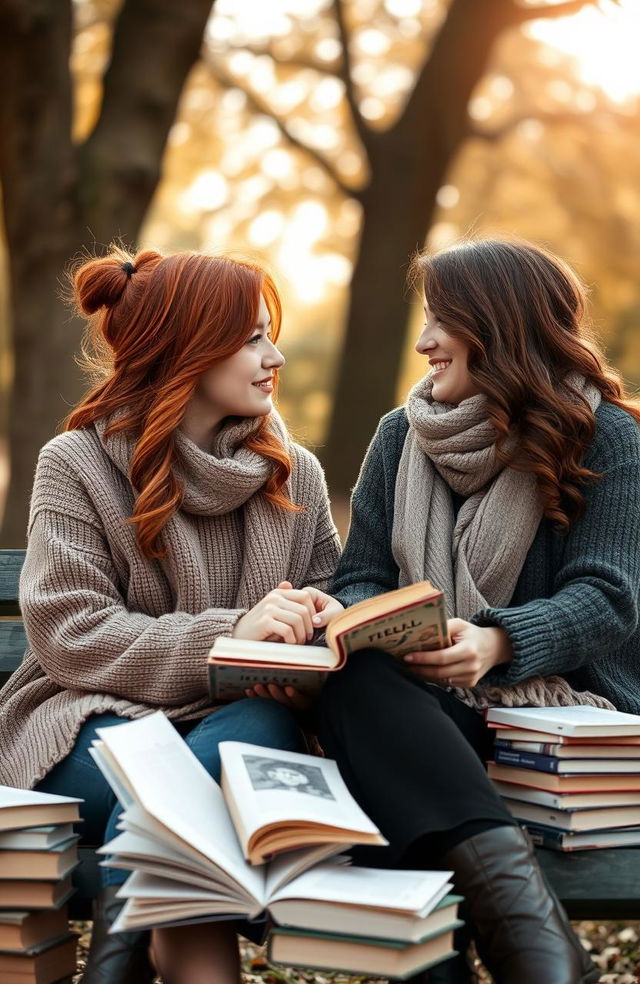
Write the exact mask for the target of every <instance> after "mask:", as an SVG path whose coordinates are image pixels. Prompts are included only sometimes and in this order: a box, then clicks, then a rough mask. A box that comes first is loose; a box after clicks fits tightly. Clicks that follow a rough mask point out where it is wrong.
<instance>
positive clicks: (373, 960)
mask: <svg viewBox="0 0 640 984" xmlns="http://www.w3.org/2000/svg"><path fill="white" fill-rule="evenodd" d="M98 736H99V739H98V740H97V741H96V742H94V746H93V749H92V754H93V756H94V759H95V761H96V762H97V764H98V765H99V767H100V768H101V769H102V771H103V773H104V775H105V778H106V779H107V781H108V782H109V783H110V784H111V786H112V788H113V790H114V791H115V792H116V795H117V797H118V799H119V801H120V802H121V803H123V804H125V810H124V812H123V815H122V817H121V820H120V829H121V831H122V832H121V833H120V834H118V836H117V837H116V838H115V839H114V840H113V841H111V842H110V843H109V844H106V845H105V846H104V847H103V848H100V852H101V853H103V854H105V855H108V856H109V859H108V862H106V863H108V865H109V866H111V867H116V868H125V869H127V870H129V871H132V874H131V875H130V876H129V878H128V879H127V881H126V883H125V884H124V885H123V887H122V888H121V889H120V890H119V892H118V894H119V895H120V896H121V897H122V898H124V899H126V900H127V901H126V903H125V905H124V906H123V908H122V910H121V912H120V915H119V916H118V919H117V920H116V922H115V923H114V926H113V930H114V932H120V931H126V930H130V929H142V928H148V927H152V926H161V925H165V926H166V925H179V924H183V923H188V922H197V921H210V920H212V919H230V918H239V917H244V918H248V919H264V917H265V915H268V916H269V917H270V919H271V920H272V921H274V922H275V923H277V924H278V925H277V928H276V929H274V930H273V931H272V933H271V938H270V941H269V955H270V959H271V960H273V961H274V962H277V963H284V964H293V965H295V966H301V967H311V966H312V967H314V968H318V969H323V970H341V971H347V972H350V973H358V974H366V975H376V976H378V975H382V976H386V977H398V978H404V977H408V976H411V975H412V974H415V973H417V972H418V971H420V970H423V969H426V968H427V967H430V966H433V965H434V964H436V963H440V962H441V961H442V960H445V959H447V958H448V957H451V956H453V955H454V953H455V950H454V949H453V932H454V930H455V929H457V927H458V926H460V925H461V923H460V921H459V920H458V918H457V906H458V903H459V901H460V899H459V898H458V897H457V896H452V895H450V894H449V893H450V890H451V887H452V886H451V883H450V881H449V878H450V877H451V874H452V872H450V871H430V872H429V871H392V870H389V869H373V868H358V867H355V866H354V867H351V866H349V863H348V858H346V857H345V856H344V855H340V856H338V855H339V852H342V851H345V850H348V849H349V847H351V846H352V845H354V844H366V845H369V846H371V847H373V846H375V845H384V844H386V841H385V839H384V837H382V835H381V834H380V831H379V830H378V829H377V828H376V826H375V825H374V824H373V823H372V822H371V820H370V819H369V818H368V817H367V816H366V814H364V813H363V812H362V810H361V809H360V807H359V806H358V804H357V803H356V802H355V800H354V799H353V797H352V796H351V795H350V793H349V791H348V789H347V787H346V786H345V784H344V782H343V780H342V778H341V776H340V773H339V771H338V767H337V765H336V763H335V762H333V761H331V760H330V759H323V758H317V757H314V756H312V755H301V754H298V753H296V752H288V751H282V750H280V749H270V748H263V747H261V746H258V745H249V744H245V743H244V742H233V741H228V742H222V743H221V744H220V758H221V762H222V780H221V786H218V784H217V783H216V782H215V781H214V780H213V779H212V778H211V777H210V776H209V775H208V773H207V772H206V771H205V770H204V768H203V767H202V766H201V765H200V763H199V762H198V761H197V759H196V758H195V756H194V755H193V753H192V752H191V751H190V749H189V748H188V746H187V745H186V744H185V742H184V741H182V739H181V738H180V736H179V735H178V733H177V732H176V730H175V728H173V726H172V725H171V723H170V722H169V721H168V720H167V718H166V717H165V716H164V715H163V714H162V713H161V712H158V713H156V714H151V715H149V716H148V717H145V718H141V719H140V720H137V721H131V722H129V723H127V724H123V725H120V727H118V728H105V729H99V730H98Z"/></svg>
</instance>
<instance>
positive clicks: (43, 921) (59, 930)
mask: <svg viewBox="0 0 640 984" xmlns="http://www.w3.org/2000/svg"><path fill="white" fill-rule="evenodd" d="M67 920H68V916H67V910H66V908H60V909H43V910H41V911H39V912H16V911H14V910H8V911H3V910H0V950H28V949H29V948H30V947H33V946H36V945H37V944H42V943H44V942H46V941H50V940H55V939H59V938H60V937H61V936H64V935H65V934H66V933H67V932H68V928H69V926H68V922H67Z"/></svg>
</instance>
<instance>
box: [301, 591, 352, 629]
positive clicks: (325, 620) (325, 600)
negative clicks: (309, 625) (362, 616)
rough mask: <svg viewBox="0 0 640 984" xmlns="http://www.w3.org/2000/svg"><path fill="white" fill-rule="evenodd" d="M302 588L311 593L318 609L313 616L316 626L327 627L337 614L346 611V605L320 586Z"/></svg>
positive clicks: (318, 627)
mask: <svg viewBox="0 0 640 984" xmlns="http://www.w3.org/2000/svg"><path fill="white" fill-rule="evenodd" d="M302 590H303V591H307V592H308V593H309V595H310V597H311V600H312V602H313V605H314V608H315V610H316V614H315V615H314V617H313V625H314V628H316V629H323V628H325V626H327V625H328V624H329V622H331V621H332V619H334V618H335V617H336V615H339V614H340V612H343V611H344V605H341V604H340V602H339V601H336V599H335V598H332V597H331V595H328V594H326V593H325V592H324V591H320V590H319V589H318V588H303V589H302Z"/></svg>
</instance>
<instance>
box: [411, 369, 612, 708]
mask: <svg viewBox="0 0 640 984" xmlns="http://www.w3.org/2000/svg"><path fill="white" fill-rule="evenodd" d="M567 382H568V384H569V385H570V386H571V388H572V389H573V390H577V391H578V392H580V393H581V394H582V395H583V396H584V397H585V399H586V400H587V401H588V403H589V405H590V407H591V409H592V410H595V409H596V407H597V406H598V404H599V402H600V393H599V392H598V390H596V389H595V387H593V386H591V385H590V384H587V383H586V382H585V380H584V379H582V378H581V377H576V376H572V377H571V378H570V379H568V380H567ZM432 387H433V382H432V374H431V373H429V374H428V375H427V376H425V377H424V378H423V379H421V380H420V382H419V383H418V384H417V385H416V386H415V387H414V388H413V389H412V390H411V392H410V393H409V398H408V400H407V405H406V411H407V417H408V419H409V430H408V432H407V436H406V439H405V443H404V448H403V451H402V456H401V458H400V464H399V468H398V474H397V478H396V487H395V506H394V520H393V531H392V551H393V556H394V558H395V560H396V563H397V564H398V567H399V569H400V578H399V583H400V586H403V585H406V584H412V583H415V582H416V581H422V580H423V579H424V578H425V577H426V578H428V579H429V580H430V581H431V582H432V584H434V585H437V587H439V588H441V589H442V590H443V591H444V594H445V598H446V600H447V606H448V614H449V617H450V618H452V617H458V618H463V619H469V618H471V616H472V615H474V614H475V613H476V612H478V611H480V610H481V609H483V608H488V607H497V608H504V607H506V606H507V605H508V604H509V602H510V600H511V597H512V595H513V592H514V590H515V587H516V583H517V581H518V578H519V576H520V572H521V570H522V567H523V565H524V562H525V559H526V556H527V553H528V552H529V549H530V547H531V544H532V543H533V539H534V537H535V535H536V531H537V529H538V526H539V524H540V520H541V518H542V505H541V502H540V498H539V495H538V490H537V483H536V479H535V477H534V475H532V474H530V473H526V472H517V471H515V470H514V469H512V468H508V467H506V468H505V467H504V466H503V465H502V463H501V462H500V461H499V460H498V458H497V456H496V447H495V442H496V434H495V430H494V428H493V426H492V425H491V424H490V423H489V421H488V420H487V416H486V403H487V398H486V396H484V395H478V396H473V397H471V398H470V399H467V400H463V401H462V402H461V403H460V404H459V405H458V406H457V407H453V406H450V405H448V404H443V403H438V402H436V401H435V400H433V398H432V395H431V391H432ZM506 449H507V450H509V445H508V444H507V448H506ZM450 489H452V490H453V491H455V492H457V493H459V494H460V495H462V496H465V501H464V502H463V504H462V506H461V507H460V510H459V512H458V515H457V517H455V515H454V510H453V503H452V500H451V494H450ZM452 689H454V691H455V693H456V696H458V697H459V698H460V699H461V700H463V701H464V702H465V703H466V704H469V706H471V707H476V708H479V709H480V708H484V707H487V706H491V705H494V704H502V705H505V706H509V707H511V706H515V707H518V706H522V705H533V706H541V705H566V704H585V703H586V704H593V705H595V706H598V707H609V708H610V707H611V706H612V705H611V704H610V703H609V701H607V700H605V699H604V698H603V697H598V696H596V695H593V694H590V693H588V692H585V693H582V694H577V693H575V692H574V691H573V690H572V689H571V688H570V687H569V685H568V683H567V682H566V680H563V679H562V678H560V677H555V676H552V677H546V678H542V677H535V678H531V679H529V680H527V681H525V682H524V683H521V684H516V685H513V686H508V687H493V686H491V687H487V686H482V685H479V686H477V687H474V688H473V690H462V689H460V688H452Z"/></svg>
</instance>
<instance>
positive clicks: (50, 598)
mask: <svg viewBox="0 0 640 984" xmlns="http://www.w3.org/2000/svg"><path fill="white" fill-rule="evenodd" d="M181 447H182V450H183V452H184V462H183V464H184V474H185V477H186V481H187V482H188V486H187V488H188V492H187V495H186V497H185V502H184V505H183V508H182V509H181V510H180V512H178V513H177V514H176V515H175V516H174V517H172V519H171V520H170V522H169V524H168V526H167V527H166V530H165V537H166V543H167V544H168V556H167V558H166V560H163V561H149V560H147V559H146V558H145V557H143V556H142V555H141V553H140V551H139V550H138V548H137V545H136V543H135V529H134V527H133V526H131V525H127V524H126V522H125V520H126V519H127V517H129V516H130V515H131V512H132V507H133V502H134V498H133V490H132V487H131V484H130V482H129V480H128V477H127V472H128V463H129V458H130V453H131V447H130V446H129V444H128V443H127V440H125V439H124V438H123V437H118V436H115V437H113V438H109V439H105V438H104V435H103V434H101V432H100V429H99V428H98V429H95V428H93V427H92V428H89V429H87V430H79V431H70V432H68V433H65V434H61V435H60V436H59V437H56V438H54V440H53V441H51V442H50V443H49V444H47V445H46V446H45V447H44V448H43V450H42V452H41V454H40V458H39V462H38V468H37V472H36V478H35V483H34V489H33V497H32V503H31V517H30V525H29V542H28V548H27V556H26V560H25V564H24V568H23V573H22V579H21V586H20V600H21V605H22V611H23V615H24V620H25V627H26V631H27V637H28V640H29V649H28V650H27V653H26V656H25V659H24V662H23V663H22V665H21V667H20V668H19V669H18V670H17V671H16V672H15V673H14V674H13V676H12V677H11V679H10V680H9V682H8V683H7V684H6V686H5V687H4V689H3V690H2V692H1V693H0V749H1V750H2V755H1V756H0V783H4V784H7V785H13V786H20V787H25V788H27V787H32V786H33V785H35V783H36V782H38V780H39V779H41V778H42V777H43V776H44V775H45V774H46V773H47V772H49V770H50V769H51V768H52V767H53V766H54V765H55V764H56V763H57V762H59V761H60V760H61V759H62V758H64V757H65V756H66V755H67V754H68V752H69V751H70V749H71V747H72V746H73V743H74V740H75V737H76V735H77V733H78V730H79V729H80V726H81V724H82V722H83V721H84V720H85V719H86V718H87V717H88V716H89V715H90V714H99V713H102V712H103V711H113V712H115V713H116V714H120V715H122V716H124V717H129V718H135V717H140V716H142V715H145V714H148V713H149V712H150V711H151V710H156V709H161V710H164V711H165V712H166V713H167V715H168V716H169V717H170V718H174V719H176V720H184V719H186V718H197V717H200V716H202V715H203V714H207V713H209V712H210V711H211V706H210V704H209V699H208V696H207V670H206V655H207V652H208V651H209V649H210V647H211V645H212V643H213V641H214V639H215V638H216V636H219V635H230V634H231V632H232V630H233V627H234V625H235V623H236V621H237V620H238V619H239V618H240V617H241V616H242V615H243V614H244V613H245V612H246V611H247V610H248V609H249V608H251V607H252V606H253V605H255V604H256V603H257V602H258V601H259V600H260V599H261V598H263V597H264V595H265V594H267V593H268V592H269V591H270V590H271V589H273V588H275V587H276V586H277V584H278V582H279V581H281V580H285V579H286V580H289V581H291V582H292V583H293V585H294V587H303V586H304V585H315V586H316V587H319V588H324V587H326V585H327V582H328V580H329V578H330V577H331V575H332V573H333V571H334V569H335V565H336V563H337V559H338V554H339V541H338V536H337V533H336V530H335V527H334V525H333V522H332V519H331V514H330V511H329V503H328V499H327V493H326V488H325V483H324V477H323V474H322V470H321V468H320V466H319V464H318V462H317V460H316V459H315V458H314V457H313V455H312V454H310V453H309V452H308V451H305V450H304V449H303V448H301V447H298V446H297V445H294V444H291V445H289V451H290V454H291V456H292V460H293V470H292V474H291V478H290V493H291V496H292V498H293V501H294V502H296V503H297V504H298V505H301V506H302V507H303V510H302V511H301V512H298V513H294V512H287V511H285V510H283V509H280V508H277V507H275V506H272V505H271V504H270V503H268V502H267V501H266V500H265V499H264V498H263V496H261V495H259V494H258V490H259V488H260V487H261V485H262V484H263V482H264V477H265V474H266V473H268V466H267V467H266V471H265V461H264V459H262V458H259V456H257V455H255V454H254V453H253V452H248V451H247V450H246V449H244V448H242V447H241V446H239V447H236V446H235V445H234V442H233V440H232V438H229V439H228V440H227V442H226V445H225V443H224V441H222V442H221V443H220V446H219V447H218V448H217V451H216V454H215V455H207V454H205V453H204V452H202V451H200V450H199V449H198V448H197V447H196V446H195V445H194V444H192V443H191V442H188V441H186V438H182V445H181Z"/></svg>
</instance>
